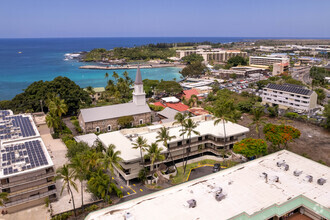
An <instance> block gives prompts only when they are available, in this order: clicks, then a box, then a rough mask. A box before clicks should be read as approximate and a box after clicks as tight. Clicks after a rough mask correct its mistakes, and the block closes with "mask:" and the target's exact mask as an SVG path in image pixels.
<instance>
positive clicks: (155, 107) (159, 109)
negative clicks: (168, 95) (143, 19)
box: [149, 104, 164, 112]
mask: <svg viewBox="0 0 330 220" xmlns="http://www.w3.org/2000/svg"><path fill="white" fill-rule="evenodd" d="M149 107H150V109H151V110H153V111H156V112H158V111H161V110H163V109H164V107H162V106H158V105H152V104H149Z"/></svg>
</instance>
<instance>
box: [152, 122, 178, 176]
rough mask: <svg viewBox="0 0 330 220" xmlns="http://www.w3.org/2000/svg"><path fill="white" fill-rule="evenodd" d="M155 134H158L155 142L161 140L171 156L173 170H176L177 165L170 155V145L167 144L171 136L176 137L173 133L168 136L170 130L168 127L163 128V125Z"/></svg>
mask: <svg viewBox="0 0 330 220" xmlns="http://www.w3.org/2000/svg"><path fill="white" fill-rule="evenodd" d="M157 134H158V136H157V137H156V138H157V142H160V141H162V142H163V145H164V147H166V148H167V151H168V153H169V155H170V157H171V160H172V164H173V165H174V167H175V170H177V167H176V165H175V163H174V160H173V157H172V153H171V150H170V146H169V145H168V142H169V141H171V140H172V139H173V138H176V136H175V135H173V136H170V132H169V130H168V128H165V127H162V128H161V129H160V130H159V131H157Z"/></svg>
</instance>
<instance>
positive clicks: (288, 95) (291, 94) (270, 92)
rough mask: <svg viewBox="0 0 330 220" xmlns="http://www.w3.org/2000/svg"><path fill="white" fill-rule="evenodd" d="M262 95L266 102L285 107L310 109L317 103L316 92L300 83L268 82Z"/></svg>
mask: <svg viewBox="0 0 330 220" xmlns="http://www.w3.org/2000/svg"><path fill="white" fill-rule="evenodd" d="M261 97H262V102H263V103H264V104H270V105H278V106H279V107H280V108H283V109H287V108H292V109H296V110H301V111H309V110H311V109H313V108H315V107H316V105H317V94H316V92H314V91H312V90H309V89H306V88H305V87H304V86H299V85H292V84H284V85H277V84H268V85H267V86H266V87H265V88H264V89H263V92H262V95H261Z"/></svg>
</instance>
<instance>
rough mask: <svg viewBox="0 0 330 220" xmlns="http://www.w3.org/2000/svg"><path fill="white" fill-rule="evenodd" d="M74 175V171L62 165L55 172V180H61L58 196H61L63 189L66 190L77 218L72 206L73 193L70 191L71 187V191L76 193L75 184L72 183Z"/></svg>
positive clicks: (75, 213)
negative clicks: (73, 190)
mask: <svg viewBox="0 0 330 220" xmlns="http://www.w3.org/2000/svg"><path fill="white" fill-rule="evenodd" d="M75 175H76V172H75V170H74V169H72V168H71V167H70V166H69V165H67V164H64V165H63V166H62V167H60V168H58V169H57V170H56V176H55V180H59V179H62V180H63V183H62V189H61V193H60V195H62V193H63V190H64V189H65V188H66V189H67V190H68V193H69V194H70V195H71V200H72V206H73V210H74V215H75V216H77V212H76V206H75V204H74V197H73V193H72V189H71V187H72V188H73V189H75V190H76V191H77V192H78V187H77V184H76V183H75V181H74V180H75Z"/></svg>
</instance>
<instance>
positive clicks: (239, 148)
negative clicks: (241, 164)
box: [233, 138, 267, 157]
mask: <svg viewBox="0 0 330 220" xmlns="http://www.w3.org/2000/svg"><path fill="white" fill-rule="evenodd" d="M233 151H234V152H235V153H237V154H242V155H243V156H245V157H254V156H256V157H258V156H263V155H265V154H267V143H266V141H264V140H263V139H254V138H245V139H243V140H241V141H240V142H237V143H235V144H234V148H233Z"/></svg>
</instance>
